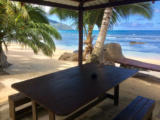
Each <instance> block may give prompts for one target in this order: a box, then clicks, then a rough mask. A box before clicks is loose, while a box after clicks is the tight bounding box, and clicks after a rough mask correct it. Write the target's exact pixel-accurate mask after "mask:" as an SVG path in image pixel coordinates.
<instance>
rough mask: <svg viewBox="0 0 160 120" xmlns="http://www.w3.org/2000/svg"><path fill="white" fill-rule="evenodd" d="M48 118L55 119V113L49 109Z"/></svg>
mask: <svg viewBox="0 0 160 120" xmlns="http://www.w3.org/2000/svg"><path fill="white" fill-rule="evenodd" d="M49 120H56V118H55V114H54V113H53V112H51V111H49Z"/></svg>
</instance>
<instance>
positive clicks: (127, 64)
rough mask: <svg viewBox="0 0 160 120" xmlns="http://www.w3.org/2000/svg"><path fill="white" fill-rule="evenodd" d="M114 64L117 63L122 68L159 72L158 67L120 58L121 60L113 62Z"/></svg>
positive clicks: (159, 68)
mask: <svg viewBox="0 0 160 120" xmlns="http://www.w3.org/2000/svg"><path fill="white" fill-rule="evenodd" d="M115 62H116V63H119V64H120V65H121V66H124V67H133V68H138V69H142V70H152V71H156V72H160V65H155V64H151V63H145V62H141V61H138V60H133V59H129V58H121V59H117V60H115Z"/></svg>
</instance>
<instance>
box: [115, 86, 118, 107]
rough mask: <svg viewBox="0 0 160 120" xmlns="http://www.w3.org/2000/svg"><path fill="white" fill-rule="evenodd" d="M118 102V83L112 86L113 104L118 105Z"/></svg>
mask: <svg viewBox="0 0 160 120" xmlns="http://www.w3.org/2000/svg"><path fill="white" fill-rule="evenodd" d="M118 104H119V85H117V86H116V87H114V105H116V106H118Z"/></svg>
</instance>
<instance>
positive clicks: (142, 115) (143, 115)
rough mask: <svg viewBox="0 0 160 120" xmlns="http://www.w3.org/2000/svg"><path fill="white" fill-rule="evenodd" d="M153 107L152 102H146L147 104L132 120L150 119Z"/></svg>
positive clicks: (153, 103) (153, 102)
mask: <svg viewBox="0 0 160 120" xmlns="http://www.w3.org/2000/svg"><path fill="white" fill-rule="evenodd" d="M154 106H155V101H154V100H148V102H147V103H146V104H145V105H144V106H143V108H141V109H140V110H139V112H138V113H137V115H136V116H135V117H134V120H148V118H152V112H153V109H154Z"/></svg>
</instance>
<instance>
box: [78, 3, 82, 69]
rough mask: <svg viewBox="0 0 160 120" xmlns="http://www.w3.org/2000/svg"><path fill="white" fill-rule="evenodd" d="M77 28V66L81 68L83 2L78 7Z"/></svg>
mask: <svg viewBox="0 0 160 120" xmlns="http://www.w3.org/2000/svg"><path fill="white" fill-rule="evenodd" d="M78 28H79V49H78V65H79V66H81V65H82V62H83V2H81V3H80V6H79V17H78Z"/></svg>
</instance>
